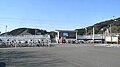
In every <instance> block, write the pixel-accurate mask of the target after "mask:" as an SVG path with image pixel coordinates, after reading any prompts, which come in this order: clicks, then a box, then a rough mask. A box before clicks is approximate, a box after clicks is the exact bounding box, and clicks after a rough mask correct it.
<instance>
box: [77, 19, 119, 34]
mask: <svg viewBox="0 0 120 67" xmlns="http://www.w3.org/2000/svg"><path fill="white" fill-rule="evenodd" d="M110 25H111V30H112V33H120V18H117V19H110V20H107V21H103V22H100V23H96V24H94V25H93V26H89V27H86V28H82V29H75V30H76V31H78V34H79V35H85V34H86V29H87V34H92V30H93V27H94V29H95V34H102V32H105V31H106V29H109V30H110Z"/></svg>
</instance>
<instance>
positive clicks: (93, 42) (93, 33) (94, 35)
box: [92, 27, 95, 44]
mask: <svg viewBox="0 0 120 67" xmlns="http://www.w3.org/2000/svg"><path fill="white" fill-rule="evenodd" d="M92 39H93V44H94V40H95V29H94V27H93V38H92Z"/></svg>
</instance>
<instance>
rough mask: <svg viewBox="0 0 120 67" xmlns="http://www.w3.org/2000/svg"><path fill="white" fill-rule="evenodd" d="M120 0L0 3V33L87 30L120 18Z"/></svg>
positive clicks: (12, 0)
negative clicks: (20, 30) (100, 23)
mask: <svg viewBox="0 0 120 67" xmlns="http://www.w3.org/2000/svg"><path fill="white" fill-rule="evenodd" d="M119 3H120V0H0V31H1V32H5V26H6V25H7V26H8V31H11V30H13V29H16V28H20V27H28V28H39V29H44V30H48V31H51V30H55V29H68V30H74V29H76V28H84V27H87V26H91V25H93V24H95V23H98V22H101V21H104V20H108V19H112V18H113V16H115V17H114V18H117V17H120V9H119V6H120V4H119Z"/></svg>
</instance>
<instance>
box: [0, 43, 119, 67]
mask: <svg viewBox="0 0 120 67" xmlns="http://www.w3.org/2000/svg"><path fill="white" fill-rule="evenodd" d="M119 58H120V48H119V47H118V48H116V47H103V46H94V45H93V44H61V45H56V46H54V47H22V48H20V47H17V48H0V63H1V62H4V63H5V65H6V67H120V64H119V63H120V59H119Z"/></svg>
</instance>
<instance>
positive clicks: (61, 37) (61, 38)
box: [55, 30, 77, 43]
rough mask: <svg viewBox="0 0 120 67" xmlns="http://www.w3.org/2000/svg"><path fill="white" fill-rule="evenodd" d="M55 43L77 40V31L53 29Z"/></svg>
mask: <svg viewBox="0 0 120 67" xmlns="http://www.w3.org/2000/svg"><path fill="white" fill-rule="evenodd" d="M55 32H57V35H56V38H55V39H56V42H57V43H73V42H76V40H77V32H76V31H73V30H55Z"/></svg>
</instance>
